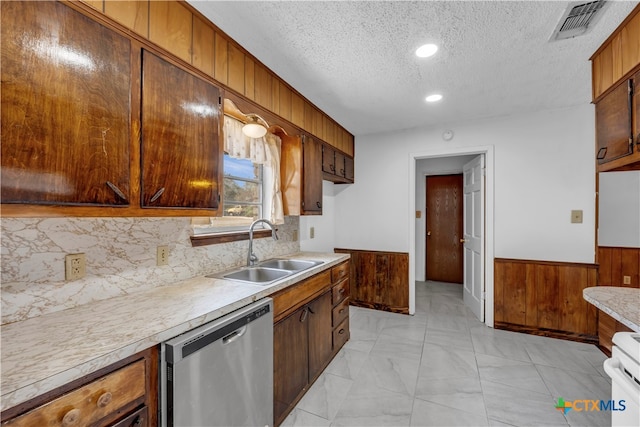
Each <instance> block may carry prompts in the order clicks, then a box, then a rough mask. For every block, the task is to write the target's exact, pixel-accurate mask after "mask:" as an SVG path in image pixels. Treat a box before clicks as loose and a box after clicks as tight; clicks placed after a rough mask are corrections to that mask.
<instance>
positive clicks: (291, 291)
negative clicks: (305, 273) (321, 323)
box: [273, 270, 331, 322]
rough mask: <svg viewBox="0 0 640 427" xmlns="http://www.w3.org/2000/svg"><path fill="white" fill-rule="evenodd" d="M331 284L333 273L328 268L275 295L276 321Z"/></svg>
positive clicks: (274, 311) (274, 309) (274, 314)
mask: <svg viewBox="0 0 640 427" xmlns="http://www.w3.org/2000/svg"><path fill="white" fill-rule="evenodd" d="M330 286H331V273H330V272H329V271H328V270H327V271H323V272H321V273H318V274H316V275H314V276H312V277H310V278H308V279H306V280H303V281H301V282H300V283H297V284H296V285H293V286H290V287H288V288H286V289H283V290H282V291H280V292H278V293H276V294H275V295H274V296H273V318H274V321H276V322H277V321H278V320H280V319H281V318H283V317H284V316H286V315H288V314H289V313H291V312H293V311H294V310H296V309H298V308H300V307H301V306H302V305H304V304H306V303H307V302H309V301H311V300H312V299H313V298H315V297H316V296H317V295H319V294H320V293H322V291H323V290H326V289H329V287H330Z"/></svg>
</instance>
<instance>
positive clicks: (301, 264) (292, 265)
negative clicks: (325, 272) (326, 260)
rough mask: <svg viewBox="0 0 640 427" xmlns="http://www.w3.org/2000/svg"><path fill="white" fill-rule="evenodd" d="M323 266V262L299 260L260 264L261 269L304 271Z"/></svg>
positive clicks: (272, 260)
mask: <svg viewBox="0 0 640 427" xmlns="http://www.w3.org/2000/svg"><path fill="white" fill-rule="evenodd" d="M320 264H322V261H308V260H299V259H271V260H267V261H263V262H261V263H260V264H259V266H260V267H266V268H279V269H281V270H291V271H295V272H298V271H302V270H306V269H308V268H311V267H315V266H316V265H320Z"/></svg>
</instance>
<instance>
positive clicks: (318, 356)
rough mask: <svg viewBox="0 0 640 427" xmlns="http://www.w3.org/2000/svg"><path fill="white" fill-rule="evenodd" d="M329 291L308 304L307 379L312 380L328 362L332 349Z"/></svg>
mask: <svg viewBox="0 0 640 427" xmlns="http://www.w3.org/2000/svg"><path fill="white" fill-rule="evenodd" d="M332 308H333V307H332V305H331V291H328V292H325V293H324V294H323V295H321V296H320V297H318V298H316V299H314V300H313V301H312V302H311V303H309V305H308V310H309V381H313V380H314V379H315V378H316V377H317V376H318V375H320V373H321V372H322V370H323V369H324V368H325V366H327V363H329V359H331V355H332V350H333V345H332V341H333V335H332V334H333V330H332V327H331V316H332Z"/></svg>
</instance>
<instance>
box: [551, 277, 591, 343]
mask: <svg viewBox="0 0 640 427" xmlns="http://www.w3.org/2000/svg"><path fill="white" fill-rule="evenodd" d="M596 273H597V271H596V269H585V268H582V267H566V268H561V269H559V272H558V274H559V277H558V288H559V289H558V299H559V302H560V307H559V316H558V329H560V330H562V331H574V332H577V333H579V334H593V332H594V331H596V330H597V324H596V319H597V309H596V308H595V306H593V305H591V304H589V303H588V302H587V301H586V300H585V299H584V298H583V297H582V293H581V292H576V291H575V285H573V284H574V283H584V284H585V287H592V286H596V275H597V274H596Z"/></svg>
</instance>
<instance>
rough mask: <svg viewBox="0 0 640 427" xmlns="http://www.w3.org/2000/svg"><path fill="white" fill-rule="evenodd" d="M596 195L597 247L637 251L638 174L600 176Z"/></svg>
mask: <svg viewBox="0 0 640 427" xmlns="http://www.w3.org/2000/svg"><path fill="white" fill-rule="evenodd" d="M599 193H600V194H599V196H600V197H599V205H600V217H599V221H598V222H599V224H598V245H600V246H621V247H632V248H640V171H629V172H605V173H601V174H600V183H599Z"/></svg>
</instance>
